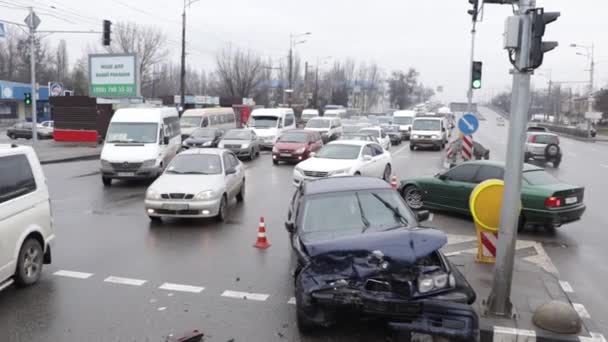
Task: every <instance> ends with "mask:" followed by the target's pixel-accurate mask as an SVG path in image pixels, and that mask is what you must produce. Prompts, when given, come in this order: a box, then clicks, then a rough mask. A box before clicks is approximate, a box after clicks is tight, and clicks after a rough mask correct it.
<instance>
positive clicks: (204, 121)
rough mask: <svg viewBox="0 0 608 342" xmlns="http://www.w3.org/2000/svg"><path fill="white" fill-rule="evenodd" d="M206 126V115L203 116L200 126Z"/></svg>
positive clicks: (207, 124)
mask: <svg viewBox="0 0 608 342" xmlns="http://www.w3.org/2000/svg"><path fill="white" fill-rule="evenodd" d="M207 126H209V119H208V118H207V117H206V116H204V117H203V120H201V127H207Z"/></svg>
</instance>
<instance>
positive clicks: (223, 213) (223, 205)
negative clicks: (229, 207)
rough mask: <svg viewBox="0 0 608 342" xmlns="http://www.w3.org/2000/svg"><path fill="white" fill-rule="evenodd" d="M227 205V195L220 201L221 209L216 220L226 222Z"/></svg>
mask: <svg viewBox="0 0 608 342" xmlns="http://www.w3.org/2000/svg"><path fill="white" fill-rule="evenodd" d="M227 203H228V201H226V195H224V196H222V200H221V201H220V209H219V210H218V211H217V216H216V219H217V220H218V221H219V222H224V221H226V204H227Z"/></svg>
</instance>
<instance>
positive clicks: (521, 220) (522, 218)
mask: <svg viewBox="0 0 608 342" xmlns="http://www.w3.org/2000/svg"><path fill="white" fill-rule="evenodd" d="M524 229H526V217H525V216H524V215H519V220H518V221H517V232H518V233H521V232H523V231H524Z"/></svg>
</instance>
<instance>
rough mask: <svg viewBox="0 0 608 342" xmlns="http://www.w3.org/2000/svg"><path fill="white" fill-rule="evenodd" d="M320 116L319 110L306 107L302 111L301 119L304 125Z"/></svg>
mask: <svg viewBox="0 0 608 342" xmlns="http://www.w3.org/2000/svg"><path fill="white" fill-rule="evenodd" d="M318 116H319V111H318V110H316V109H304V110H303V111H302V116H301V121H302V124H303V125H304V126H306V123H308V120H310V119H312V118H316V117H318Z"/></svg>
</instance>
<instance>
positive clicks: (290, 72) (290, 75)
mask: <svg viewBox="0 0 608 342" xmlns="http://www.w3.org/2000/svg"><path fill="white" fill-rule="evenodd" d="M288 58H289V61H288V62H287V64H288V68H289V70H288V71H287V78H288V80H287V85H288V86H289V89H291V92H289V99H288V104H289V107H291V97H292V94H293V34H289V57H288Z"/></svg>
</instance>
